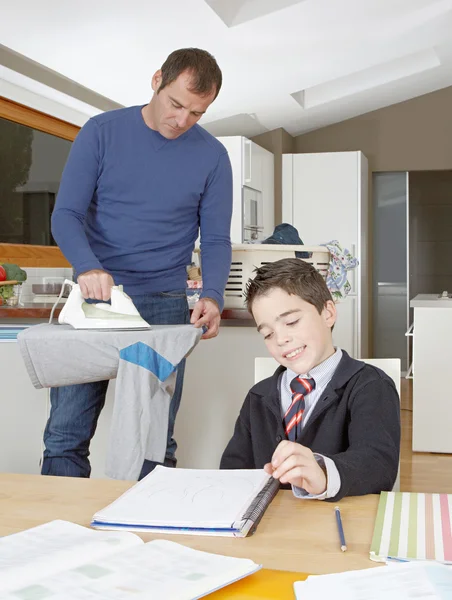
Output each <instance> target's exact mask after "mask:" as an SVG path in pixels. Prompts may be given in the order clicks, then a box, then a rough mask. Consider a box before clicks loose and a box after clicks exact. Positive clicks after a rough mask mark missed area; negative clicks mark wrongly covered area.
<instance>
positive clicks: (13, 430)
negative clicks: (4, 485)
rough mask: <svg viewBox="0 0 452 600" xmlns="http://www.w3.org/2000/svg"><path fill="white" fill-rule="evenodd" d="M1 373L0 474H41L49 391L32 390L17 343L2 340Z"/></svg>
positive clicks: (0, 351)
mask: <svg viewBox="0 0 452 600" xmlns="http://www.w3.org/2000/svg"><path fill="white" fill-rule="evenodd" d="M1 330H2V325H0V335H1ZM0 373H1V380H2V391H1V394H0V397H1V400H0V471H1V472H4V473H30V474H38V473H40V470H41V457H42V450H43V442H42V438H43V434H44V428H45V425H46V422H47V413H48V407H49V390H46V389H43V390H36V389H35V388H34V387H33V385H32V383H31V381H30V378H29V376H28V373H27V370H26V368H25V365H24V362H23V360H22V356H21V354H20V351H19V347H18V344H17V342H16V341H8V342H6V341H0Z"/></svg>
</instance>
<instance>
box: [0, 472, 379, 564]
mask: <svg viewBox="0 0 452 600" xmlns="http://www.w3.org/2000/svg"><path fill="white" fill-rule="evenodd" d="M131 485H133V482H126V481H115V480H102V479H75V478H67V477H44V476H40V475H15V474H6V473H5V474H0V536H3V535H8V534H11V533H15V532H17V531H22V530H23V529H28V528H29V527H34V526H35V525H39V524H41V523H46V522H48V521H52V520H53V519H64V520H67V521H72V522H74V523H78V524H80V525H86V526H88V525H89V523H90V520H91V517H92V516H93V515H94V513H95V512H97V511H98V510H100V509H102V508H104V507H105V506H106V505H107V504H109V503H110V502H112V501H113V500H115V499H116V498H117V497H118V496H119V495H120V494H122V493H123V492H125V491H126V490H127V489H128V488H129V487H130V486H131ZM378 499H379V496H376V495H369V496H361V497H355V498H346V499H344V500H342V501H341V502H340V503H339V505H340V507H341V513H342V520H343V525H344V532H345V538H346V542H347V546H348V550H347V552H341V550H340V544H339V535H338V532H337V528H336V521H335V515H334V505H333V504H331V503H329V502H320V501H315V500H310V501H309V500H304V501H303V500H299V499H297V498H295V497H294V496H293V494H292V492H290V491H280V492H279V493H278V495H277V496H276V498H275V499H274V500H273V502H272V504H271V505H270V507H269V508H268V509H267V511H266V513H265V515H264V517H263V519H262V521H261V522H260V524H259V526H258V528H257V531H256V533H255V534H254V535H252V536H250V537H249V538H244V539H243V538H223V537H207V536H206V537H202V536H190V535H172V536H168V535H152V534H147V533H144V534H140V535H141V537H142V538H143V539H144V540H146V541H149V540H152V539H155V538H159V539H169V540H172V541H176V542H179V543H181V544H184V545H186V546H190V547H191V548H195V549H198V550H205V551H207V552H216V553H219V554H227V555H230V556H237V557H241V558H250V559H252V560H254V561H255V562H256V563H260V564H262V565H263V566H264V567H265V568H266V569H281V570H286V571H302V572H306V573H315V574H321V573H337V572H340V571H348V570H351V569H365V568H368V567H372V566H376V563H375V562H372V561H371V560H370V559H369V549H370V544H371V540H372V533H373V528H374V521H375V515H376V511H377V506H378Z"/></svg>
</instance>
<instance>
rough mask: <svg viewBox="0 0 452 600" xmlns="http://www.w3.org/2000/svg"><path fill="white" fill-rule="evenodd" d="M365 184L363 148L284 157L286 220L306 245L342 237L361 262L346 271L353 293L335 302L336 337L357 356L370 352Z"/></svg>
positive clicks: (284, 218) (338, 343)
mask: <svg viewBox="0 0 452 600" xmlns="http://www.w3.org/2000/svg"><path fill="white" fill-rule="evenodd" d="M367 182H368V164H367V159H366V157H365V156H364V155H363V154H362V153H361V152H325V153H316V154H285V155H283V191H282V216H283V221H284V222H286V223H290V224H292V225H294V227H296V228H297V230H298V233H299V235H300V238H301V239H302V240H303V242H304V244H306V245H309V246H316V245H320V244H325V243H328V242H329V241H331V240H338V241H339V243H340V244H341V246H342V247H343V248H347V249H348V250H350V252H351V253H352V254H353V255H354V256H355V257H356V258H357V259H358V261H359V265H358V267H357V268H356V269H353V270H352V271H349V273H348V280H349V282H350V285H351V292H350V294H349V296H348V297H347V298H346V299H345V300H344V301H340V302H339V303H338V305H337V309H338V321H337V324H336V326H335V330H334V336H333V337H334V340H335V343H336V344H337V345H338V346H340V347H341V348H343V349H344V350H346V351H347V352H348V353H349V354H350V355H351V356H353V357H354V358H360V357H368V356H369V348H368V327H369V324H368V270H367V252H368V248H367V245H368V240H367V232H368V222H367V219H368V191H367V187H368V183H367ZM343 303H344V304H343ZM342 304H343V305H342Z"/></svg>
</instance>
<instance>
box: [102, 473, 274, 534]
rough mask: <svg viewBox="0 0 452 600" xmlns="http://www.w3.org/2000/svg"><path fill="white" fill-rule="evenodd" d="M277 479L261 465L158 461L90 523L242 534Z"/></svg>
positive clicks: (265, 503)
mask: <svg viewBox="0 0 452 600" xmlns="http://www.w3.org/2000/svg"><path fill="white" fill-rule="evenodd" d="M278 488H279V482H278V481H277V480H276V479H273V477H271V475H268V474H267V473H265V471H264V470H261V469H259V470H257V469H249V470H247V469H237V470H203V469H170V468H167V467H160V466H159V467H157V468H156V469H155V470H154V471H152V473H150V474H149V475H147V476H146V477H145V478H144V479H142V480H141V481H140V482H138V483H137V484H135V485H134V486H133V487H131V488H130V489H129V490H127V492H125V493H124V494H123V495H122V496H120V497H119V498H118V499H117V500H115V501H114V502H113V503H112V504H110V505H109V506H107V507H106V508H104V509H103V510H101V511H99V512H97V513H96V514H95V515H94V517H93V521H92V523H91V525H92V526H93V527H96V528H99V529H128V530H131V531H158V532H162V533H183V534H187V533H189V534H197V535H224V536H235V537H245V536H246V535H248V534H250V533H253V531H254V530H255V528H256V527H257V524H258V523H259V521H260V519H261V517H262V515H263V514H264V512H265V509H266V508H267V506H268V505H269V504H270V502H271V501H272V499H273V498H274V496H275V494H276V492H277V491H278Z"/></svg>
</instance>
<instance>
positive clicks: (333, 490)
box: [279, 348, 342, 500]
mask: <svg viewBox="0 0 452 600" xmlns="http://www.w3.org/2000/svg"><path fill="white" fill-rule="evenodd" d="M341 358H342V350H341V349H340V348H336V352H335V353H334V354H332V355H331V356H330V357H329V358H327V359H326V360H324V361H323V362H322V363H320V365H317V366H316V367H314V368H313V369H311V371H310V372H309V373H303V374H300V373H295V372H294V371H291V370H290V369H286V371H284V373H283V374H282V375H281V378H280V382H279V395H280V400H281V415H282V417H283V418H284V415H285V413H286V411H287V409H288V408H289V406H290V405H291V403H292V392H291V390H290V382H291V381H292V379H293V378H294V377H297V376H300V377H302V378H303V379H311V378H312V379H314V381H315V388H314V389H313V390H312V392H310V393H309V394H307V395H306V396H305V399H304V401H305V409H304V413H303V419H302V421H301V427H302V428H303V427H305V425H306V423H307V422H308V421H309V417H310V416H311V414H312V411H313V410H314V407H315V405H316V404H317V402H318V400H319V398H320V397H321V395H322V394H323V392H324V390H325V388H326V386H327V385H328V384H329V382H330V381H331V378H332V377H333V374H334V372H335V371H336V369H337V367H338V365H339V363H340V361H341ZM314 456H315V459H316V460H317V462H318V463H319V465H320V466H321V467H325V469H326V479H327V488H326V490H325V492H323V494H319V495H312V494H309V493H308V492H307V491H306V490H305V489H303V488H299V487H296V486H294V485H293V486H292V491H293V493H294V495H295V496H296V497H297V498H303V499H304V500H314V499H316V500H324V499H325V498H332V497H333V496H335V495H336V494H337V493H338V492H339V489H340V487H341V477H340V475H339V471H338V470H337V467H336V465H335V464H334V461H333V460H331V458H328V457H327V456H322V455H321V454H317V453H314Z"/></svg>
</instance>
